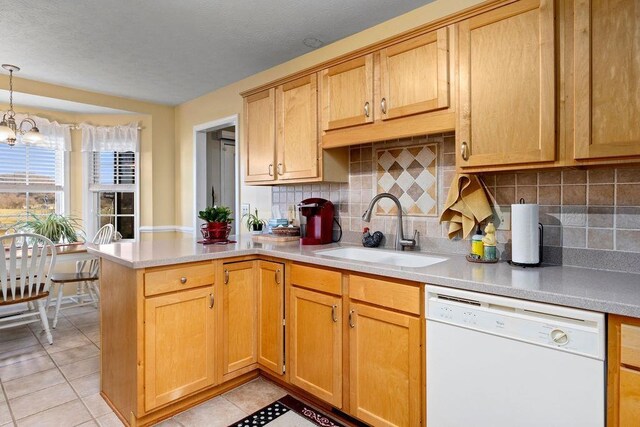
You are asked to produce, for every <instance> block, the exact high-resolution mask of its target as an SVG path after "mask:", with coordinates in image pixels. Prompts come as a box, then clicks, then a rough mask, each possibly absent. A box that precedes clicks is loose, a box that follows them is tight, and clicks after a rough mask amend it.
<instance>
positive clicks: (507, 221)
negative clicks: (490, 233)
mask: <svg viewBox="0 0 640 427" xmlns="http://www.w3.org/2000/svg"><path fill="white" fill-rule="evenodd" d="M500 209H501V212H500V213H501V215H500V217H499V220H500V224H498V226H497V228H496V229H497V230H511V206H501V208H500Z"/></svg>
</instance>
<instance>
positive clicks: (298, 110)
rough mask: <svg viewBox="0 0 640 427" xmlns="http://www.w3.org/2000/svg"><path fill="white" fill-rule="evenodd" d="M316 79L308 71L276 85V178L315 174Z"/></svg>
mask: <svg viewBox="0 0 640 427" xmlns="http://www.w3.org/2000/svg"><path fill="white" fill-rule="evenodd" d="M317 81H318V76H317V74H311V75H309V76H305V77H302V78H300V79H297V80H294V81H292V82H289V83H287V84H284V85H280V86H278V88H277V89H276V118H277V121H278V123H277V136H276V140H277V142H276V146H277V152H278V163H277V165H276V172H277V175H278V179H279V180H280V179H282V180H286V179H300V178H316V177H317V176H318V113H317V111H318V88H317Z"/></svg>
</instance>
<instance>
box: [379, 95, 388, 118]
mask: <svg viewBox="0 0 640 427" xmlns="http://www.w3.org/2000/svg"><path fill="white" fill-rule="evenodd" d="M380 110H382V114H387V98H382V101H380Z"/></svg>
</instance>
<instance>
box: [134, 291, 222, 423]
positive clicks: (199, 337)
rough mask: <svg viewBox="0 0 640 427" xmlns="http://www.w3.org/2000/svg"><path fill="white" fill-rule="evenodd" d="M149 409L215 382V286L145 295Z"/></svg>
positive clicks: (145, 377)
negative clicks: (147, 296) (153, 295)
mask: <svg viewBox="0 0 640 427" xmlns="http://www.w3.org/2000/svg"><path fill="white" fill-rule="evenodd" d="M144 308H145V311H144V313H145V314H144V334H145V356H144V361H145V363H144V366H145V368H144V382H145V395H144V396H145V400H144V406H145V409H146V410H147V411H149V410H152V409H154V408H157V407H158V406H161V405H164V404H166V403H169V402H172V401H174V400H176V399H179V398H181V397H183V396H186V395H188V394H190V393H193V392H195V391H198V390H201V389H204V388H206V387H210V386H213V385H214V384H215V357H214V354H215V346H214V337H215V313H214V310H213V308H214V299H213V286H207V287H202V288H197V289H192V290H186V291H181V292H175V293H170V294H166V295H160V296H155V297H151V298H146V299H145V303H144Z"/></svg>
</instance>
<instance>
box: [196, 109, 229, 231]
mask: <svg viewBox="0 0 640 427" xmlns="http://www.w3.org/2000/svg"><path fill="white" fill-rule="evenodd" d="M237 124H238V116H237V115H235V116H231V117H227V118H225V119H221V120H216V121H214V122H209V123H203V124H201V125H198V126H194V128H193V130H194V165H195V171H194V232H195V234H196V237H199V236H200V231H199V228H200V224H202V223H203V221H202V220H200V219H199V218H198V215H197V214H198V212H199V211H201V210H203V209H204V208H205V207H207V206H212V205H216V206H227V207H229V208H231V210H232V211H233V214H234V221H233V222H232V224H231V226H232V228H231V234H232V235H236V229H237V228H236V227H237V224H239V222H240V208H239V206H240V178H239V170H240V167H239V161H238V155H237V150H236V149H237V147H236V141H238V140H239V138H238V132H237V130H238V126H237Z"/></svg>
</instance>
